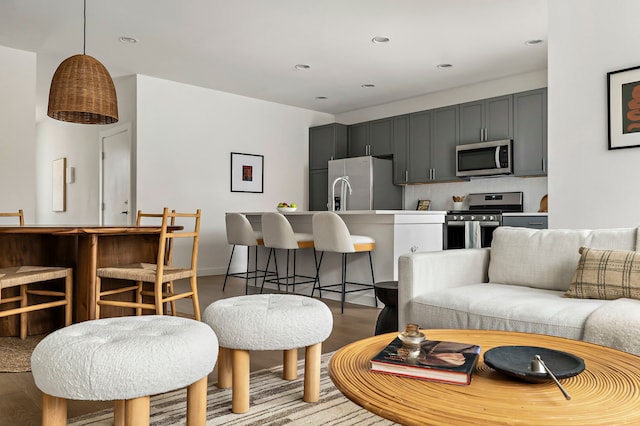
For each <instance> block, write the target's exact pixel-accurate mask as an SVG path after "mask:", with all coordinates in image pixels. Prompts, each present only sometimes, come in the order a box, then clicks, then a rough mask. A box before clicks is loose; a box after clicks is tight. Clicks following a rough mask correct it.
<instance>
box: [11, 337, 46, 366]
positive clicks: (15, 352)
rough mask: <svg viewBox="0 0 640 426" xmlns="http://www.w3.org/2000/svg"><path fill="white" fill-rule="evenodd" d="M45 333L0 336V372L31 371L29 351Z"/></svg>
mask: <svg viewBox="0 0 640 426" xmlns="http://www.w3.org/2000/svg"><path fill="white" fill-rule="evenodd" d="M45 336H46V334H40V335H37V336H27V338H26V339H24V340H20V338H19V337H0V373H24V372H27V371H31V352H33V349H34V348H35V347H36V345H37V344H38V343H39V342H40V340H42V339H44V337H45Z"/></svg>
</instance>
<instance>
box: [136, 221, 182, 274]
mask: <svg viewBox="0 0 640 426" xmlns="http://www.w3.org/2000/svg"><path fill="white" fill-rule="evenodd" d="M175 212H176V211H175V210H171V213H175ZM162 217H163V214H162V213H143V212H142V210H138V215H137V216H136V226H142V225H144V224H147V223H148V220H147V218H152V219H154V220H153V221H152V222H153V224H154V225H162ZM142 222H144V224H143V223H142ZM175 223H176V218H175V216H171V217H170V221H169V225H170V226H174V225H175ZM172 260H173V240H170V241H167V244H166V246H165V265H171V261H172Z"/></svg>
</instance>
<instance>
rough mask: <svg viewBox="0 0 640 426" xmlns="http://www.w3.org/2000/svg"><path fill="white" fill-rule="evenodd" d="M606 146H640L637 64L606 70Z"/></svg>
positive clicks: (639, 101) (639, 96)
mask: <svg viewBox="0 0 640 426" xmlns="http://www.w3.org/2000/svg"><path fill="white" fill-rule="evenodd" d="M607 94H608V99H607V104H608V107H609V108H608V109H609V149H620V148H632V147H638V146H640V67H634V68H626V69H623V70H619V71H612V72H609V73H607Z"/></svg>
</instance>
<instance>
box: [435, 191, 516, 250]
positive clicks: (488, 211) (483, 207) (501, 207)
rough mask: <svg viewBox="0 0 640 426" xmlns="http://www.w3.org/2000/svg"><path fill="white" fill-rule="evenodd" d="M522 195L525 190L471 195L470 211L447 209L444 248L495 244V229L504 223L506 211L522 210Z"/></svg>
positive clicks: (469, 201)
mask: <svg viewBox="0 0 640 426" xmlns="http://www.w3.org/2000/svg"><path fill="white" fill-rule="evenodd" d="M522 198H523V195H522V192H491V193H479V194H469V195H468V196H467V203H468V204H467V205H468V210H452V211H449V212H447V215H446V217H445V222H444V228H443V232H444V235H443V244H444V249H445V250H448V249H461V248H469V247H478V246H479V247H489V246H491V239H492V237H493V231H494V230H495V229H496V228H497V227H498V226H502V213H503V212H522V211H523V200H522Z"/></svg>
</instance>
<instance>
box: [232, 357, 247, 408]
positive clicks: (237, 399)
mask: <svg viewBox="0 0 640 426" xmlns="http://www.w3.org/2000/svg"><path fill="white" fill-rule="evenodd" d="M231 357H232V359H233V389H232V390H231V411H233V412H234V413H246V412H247V411H249V370H250V364H251V363H250V359H249V351H247V350H243V349H233V350H232V351H231Z"/></svg>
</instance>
